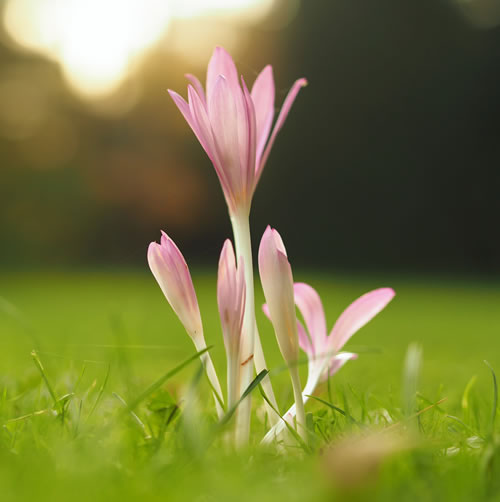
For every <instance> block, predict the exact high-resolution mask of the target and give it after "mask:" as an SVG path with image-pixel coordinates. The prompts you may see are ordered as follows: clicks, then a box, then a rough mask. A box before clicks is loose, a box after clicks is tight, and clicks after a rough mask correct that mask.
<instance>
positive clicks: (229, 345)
mask: <svg viewBox="0 0 500 502" xmlns="http://www.w3.org/2000/svg"><path fill="white" fill-rule="evenodd" d="M217 304H218V307H219V314H220V321H221V325H222V334H223V337H224V346H225V348H226V356H227V387H228V392H227V394H228V406H229V407H231V406H233V405H234V404H235V403H236V401H237V399H238V391H239V367H240V345H241V332H242V328H243V315H244V312H245V276H244V271H243V266H242V265H240V266H239V267H237V266H236V259H235V257H234V251H233V245H232V244H231V241H230V240H229V239H227V240H226V242H225V243H224V247H223V248H222V252H221V255H220V260H219V273H218V276H217Z"/></svg>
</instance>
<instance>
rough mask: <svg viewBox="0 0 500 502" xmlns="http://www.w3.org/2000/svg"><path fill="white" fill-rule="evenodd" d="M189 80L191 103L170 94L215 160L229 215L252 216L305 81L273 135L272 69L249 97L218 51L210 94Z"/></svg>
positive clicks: (229, 62) (210, 75)
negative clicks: (276, 143) (265, 170)
mask: <svg viewBox="0 0 500 502" xmlns="http://www.w3.org/2000/svg"><path fill="white" fill-rule="evenodd" d="M186 77H187V78H188V80H189V81H190V82H191V83H190V84H189V85H188V102H186V101H185V100H184V99H183V98H182V97H181V96H179V94H177V93H176V92H174V91H172V90H169V91H168V92H169V93H170V96H172V99H173V100H174V102H175V104H176V105H177V106H178V108H179V110H180V111H181V113H182V115H183V116H184V118H185V119H186V121H187V122H188V124H189V125H190V126H191V129H192V130H193V132H194V134H195V135H196V137H197V138H198V140H199V142H200V143H201V146H202V147H203V149H204V150H205V152H206V153H207V155H208V157H209V158H210V160H211V161H212V164H213V165H214V168H215V170H216V172H217V175H218V177H219V180H220V183H221V186H222V190H223V191H224V195H225V198H226V201H227V204H228V207H229V210H230V212H231V213H232V214H233V213H235V212H236V211H237V209H240V208H243V209H244V210H245V211H249V210H250V204H251V200H252V196H253V193H254V191H255V187H256V186H257V183H258V181H259V178H260V175H261V173H262V169H263V168H264V165H265V163H266V161H267V159H268V157H269V153H270V151H271V148H272V146H273V143H274V140H275V138H276V135H277V133H278V132H279V130H280V129H281V128H282V126H283V124H284V122H285V119H286V117H287V115H288V113H289V111H290V108H291V107H292V104H293V102H294V100H295V98H296V96H297V94H298V92H299V90H300V88H301V87H303V86H305V85H306V84H307V81H306V80H305V79H304V78H301V79H299V80H297V81H296V82H295V83H294V84H293V86H292V88H291V89H290V92H289V93H288V95H287V97H286V98H285V101H284V103H283V107H282V109H281V111H280V113H279V115H278V118H277V120H276V123H275V125H274V128H273V130H272V132H271V126H272V123H273V119H274V98H275V89H274V79H273V71H272V67H271V66H270V65H268V66H266V67H265V68H264V69H263V70H262V71H261V73H260V74H259V75H258V77H257V79H256V80H255V82H254V84H253V87H252V89H251V91H250V92H249V91H248V88H247V86H246V84H245V81H244V80H243V77H241V80H240V79H239V78H238V72H237V70H236V66H235V64H234V62H233V60H232V58H231V56H230V55H229V54H228V53H227V52H226V51H225V50H224V49H223V48H222V47H216V48H215V50H214V52H213V55H212V58H211V59H210V62H209V64H208V70H207V79H206V89H205V90H204V89H203V86H202V84H201V83H200V81H199V80H198V79H197V78H196V77H195V76H193V75H189V74H188V75H186Z"/></svg>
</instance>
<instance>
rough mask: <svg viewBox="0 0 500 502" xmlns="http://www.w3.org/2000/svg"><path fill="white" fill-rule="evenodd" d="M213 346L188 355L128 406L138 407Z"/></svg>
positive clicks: (131, 408)
mask: <svg viewBox="0 0 500 502" xmlns="http://www.w3.org/2000/svg"><path fill="white" fill-rule="evenodd" d="M211 348H212V346H210V347H206V348H205V349H203V350H200V351H199V352H197V353H196V354H194V355H192V356H191V357H188V358H187V359H186V360H185V361H184V362H182V363H181V364H179V365H178V366H176V367H175V368H173V369H171V370H170V371H168V372H167V373H165V374H164V375H163V376H162V377H160V378H159V379H158V380H156V381H155V382H153V383H152V384H151V385H150V386H149V387H148V388H147V389H146V390H145V391H144V392H142V393H141V394H140V395H139V396H138V397H136V398H135V399H134V400H133V401H132V402H131V403H130V404H129V405H128V408H129V410H133V409H135V408H136V407H137V405H138V404H139V403H140V402H141V401H144V399H146V398H147V397H148V396H149V395H151V394H152V393H153V392H154V391H155V390H157V389H159V388H160V387H161V386H162V385H163V384H164V383H165V382H166V381H167V380H169V379H170V378H172V377H173V376H174V375H176V374H177V373H179V371H181V370H182V369H184V368H185V367H186V366H188V365H189V364H191V363H192V362H193V361H195V360H196V359H198V358H199V357H200V356H201V355H202V354H204V353H205V352H207V351H209V350H210V349H211Z"/></svg>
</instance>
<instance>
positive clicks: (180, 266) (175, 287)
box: [148, 231, 203, 345]
mask: <svg viewBox="0 0 500 502" xmlns="http://www.w3.org/2000/svg"><path fill="white" fill-rule="evenodd" d="M148 263H149V268H150V269H151V272H153V275H154V276H155V279H156V281H157V282H158V284H159V286H160V288H161V290H162V291H163V294H164V295H165V298H166V299H167V301H168V303H170V306H171V307H172V309H173V311H174V312H175V313H176V314H177V317H178V318H179V320H180V321H181V323H182V324H183V326H184V328H185V329H186V331H187V333H188V335H189V336H190V337H191V338H192V339H193V341H194V342H195V345H196V344H198V343H199V342H200V341H201V339H202V338H203V327H202V323H201V315H200V309H199V307H198V300H197V298H196V293H195V291H194V286H193V281H192V279H191V274H190V273H189V268H188V266H187V263H186V260H185V259H184V256H182V253H181V252H180V250H179V248H178V247H177V246H176V245H175V242H174V241H173V240H172V239H171V238H170V237H169V236H168V235H167V234H166V233H165V232H163V231H162V235H161V243H160V244H158V243H157V242H152V243H151V244H150V245H149V248H148Z"/></svg>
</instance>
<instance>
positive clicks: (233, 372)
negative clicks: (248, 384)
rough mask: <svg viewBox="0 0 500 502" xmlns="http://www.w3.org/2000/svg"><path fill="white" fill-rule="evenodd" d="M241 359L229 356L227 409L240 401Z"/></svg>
mask: <svg viewBox="0 0 500 502" xmlns="http://www.w3.org/2000/svg"><path fill="white" fill-rule="evenodd" d="M239 366H240V361H239V359H238V357H234V355H233V357H229V354H228V358H227V409H228V410H230V409H231V408H232V407H233V406H234V405H235V404H236V403H237V401H238V398H239V395H240V383H239V380H240V378H239V377H240V375H239Z"/></svg>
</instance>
